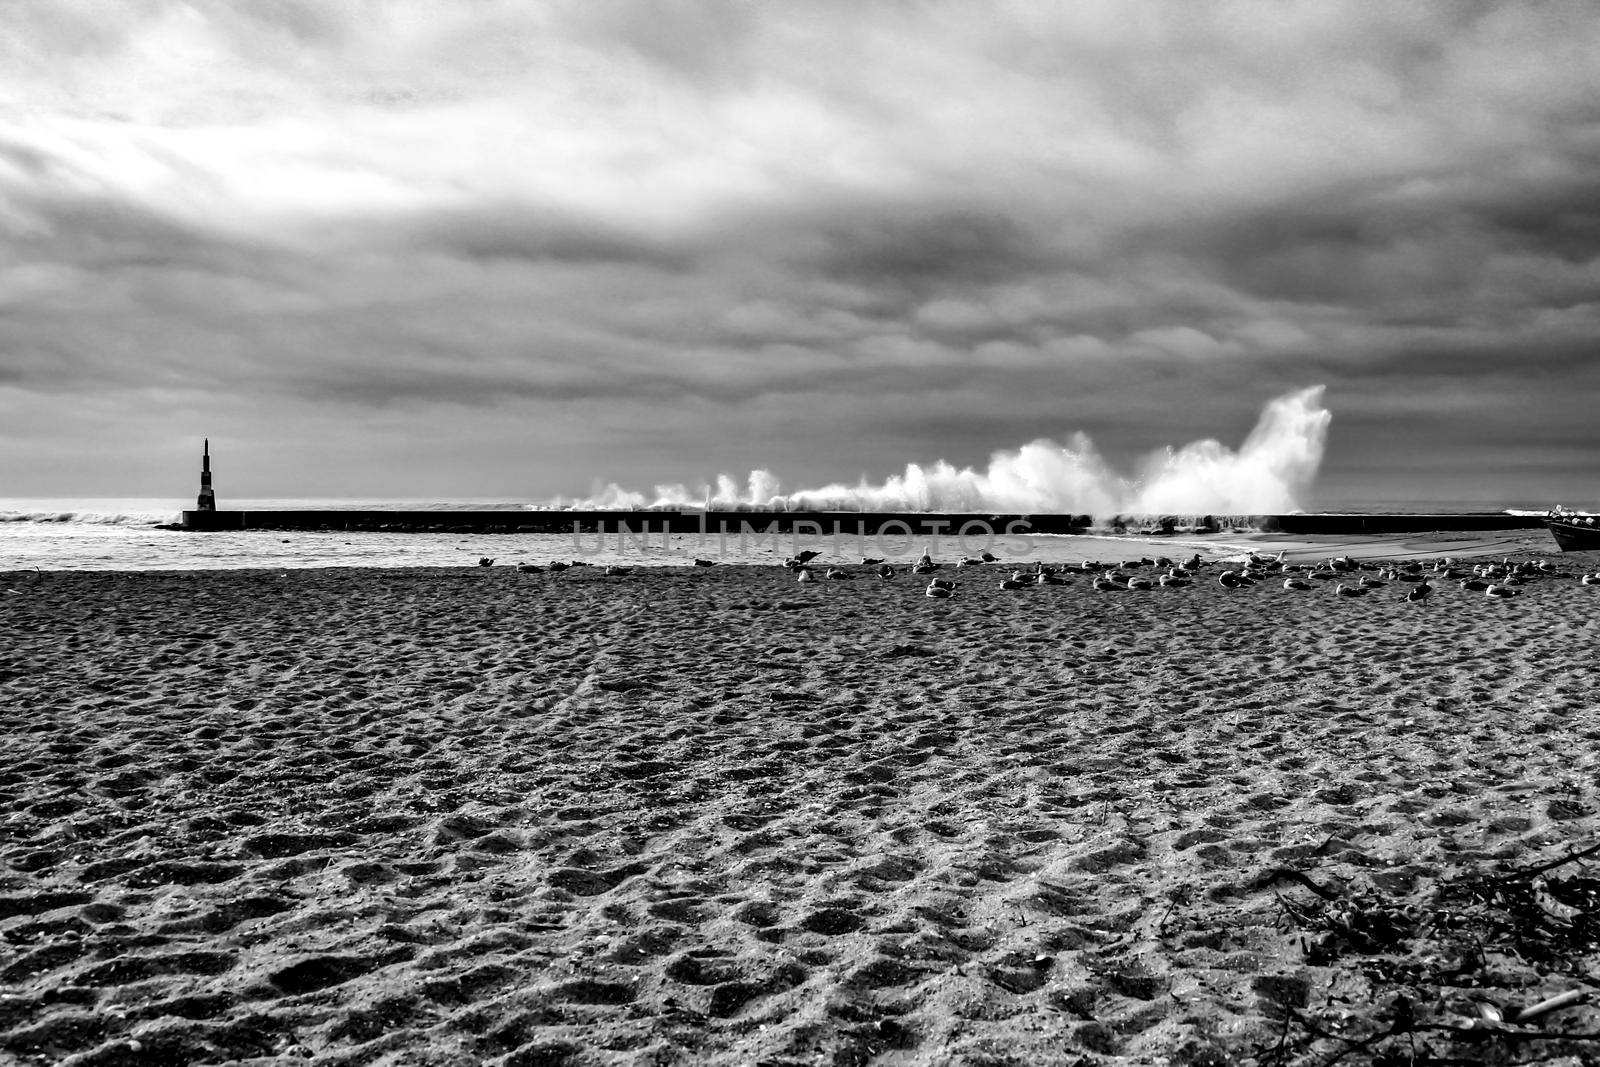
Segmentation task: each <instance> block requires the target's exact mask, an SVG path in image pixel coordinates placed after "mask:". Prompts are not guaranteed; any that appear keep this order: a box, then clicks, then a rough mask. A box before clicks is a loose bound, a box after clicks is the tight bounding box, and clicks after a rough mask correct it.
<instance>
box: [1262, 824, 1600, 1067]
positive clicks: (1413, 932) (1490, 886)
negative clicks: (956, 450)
mask: <svg viewBox="0 0 1600 1067" xmlns="http://www.w3.org/2000/svg"><path fill="white" fill-rule="evenodd" d="M1597 852H1600V845H1596V846H1591V847H1586V848H1582V849H1578V850H1576V851H1573V852H1569V853H1568V854H1566V855H1565V856H1563V857H1561V858H1559V859H1557V860H1554V861H1550V862H1546V863H1541V864H1538V865H1535V866H1531V867H1522V868H1518V869H1514V870H1512V871H1511V872H1509V873H1506V872H1502V873H1493V872H1487V871H1483V870H1475V869H1469V870H1462V871H1459V872H1456V873H1453V874H1451V875H1449V876H1446V877H1442V878H1440V879H1439V880H1437V881H1436V882H1435V883H1433V884H1432V886H1431V887H1426V888H1424V887H1419V888H1418V889H1417V890H1416V891H1414V892H1412V893H1410V894H1407V895H1405V896H1398V895H1394V894H1388V893H1384V892H1382V891H1379V890H1377V889H1376V888H1363V889H1359V890H1356V891H1354V892H1351V893H1348V894H1341V893H1338V892H1335V891H1332V890H1329V889H1327V887H1326V886H1323V885H1321V883H1318V882H1315V881H1313V880H1312V879H1311V878H1310V877H1309V876H1308V875H1307V874H1305V872H1288V871H1283V872H1273V873H1275V874H1282V875H1284V876H1286V877H1285V878H1284V880H1292V881H1294V882H1297V883H1299V884H1302V885H1304V886H1305V887H1306V888H1309V889H1312V890H1314V892H1315V894H1316V895H1315V897H1314V899H1311V900H1309V901H1306V900H1303V899H1291V898H1289V897H1283V896H1280V898H1279V905H1280V907H1281V909H1282V912H1283V915H1284V917H1285V919H1286V920H1287V922H1288V923H1289V925H1290V927H1291V928H1292V929H1294V930H1296V931H1297V932H1298V934H1299V944H1300V948H1301V952H1302V955H1303V957H1304V960H1305V962H1306V964H1307V965H1309V966H1311V967H1315V968H1320V969H1323V970H1324V972H1325V973H1326V974H1327V975H1328V976H1329V981H1328V983H1327V985H1328V990H1329V991H1328V994H1327V996H1326V997H1325V998H1324V999H1323V1001H1322V1003H1321V1004H1320V1005H1319V1006H1318V1007H1316V1008H1314V1009H1313V1008H1309V1007H1305V1006H1303V1005H1299V1004H1295V1003H1293V1002H1285V1003H1283V1004H1281V1010H1282V1014H1281V1022H1282V1025H1281V1028H1280V1029H1279V1032H1278V1034H1277V1035H1276V1037H1275V1039H1274V1040H1272V1041H1270V1042H1264V1043H1263V1044H1262V1045H1261V1047H1259V1048H1258V1049H1257V1050H1256V1051H1257V1055H1258V1058H1259V1062H1261V1063H1263V1064H1291V1063H1294V1064H1319V1065H1321V1067H1332V1065H1333V1064H1336V1063H1341V1062H1357V1063H1371V1064H1396V1065H1398V1064H1408V1065H1409V1064H1417V1065H1444V1064H1485V1063H1501V1064H1524V1063H1546V1062H1557V1061H1560V1062H1572V1063H1592V1062H1596V1061H1600V1012H1597V1011H1596V1010H1595V1006H1596V1004H1597V1003H1600V979H1597V977H1596V975H1597V973H1600V971H1597V968H1600V878H1595V877H1592V876H1589V875H1586V874H1582V873H1573V874H1567V875H1564V876H1557V875H1556V874H1555V873H1554V872H1556V871H1558V870H1559V869H1561V868H1563V867H1567V866H1569V865H1572V864H1575V863H1577V862H1578V861H1580V860H1582V859H1584V858H1587V857H1589V856H1592V855H1594V854H1595V853H1597ZM1574 1009H1584V1010H1581V1011H1580V1010H1574Z"/></svg>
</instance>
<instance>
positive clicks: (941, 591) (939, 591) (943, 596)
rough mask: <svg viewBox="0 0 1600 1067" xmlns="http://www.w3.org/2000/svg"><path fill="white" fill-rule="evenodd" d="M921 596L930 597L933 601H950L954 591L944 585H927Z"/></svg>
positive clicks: (954, 593)
mask: <svg viewBox="0 0 1600 1067" xmlns="http://www.w3.org/2000/svg"><path fill="white" fill-rule="evenodd" d="M922 595H923V596H927V597H932V598H933V599H934V600H950V599H952V598H953V597H954V596H955V595H956V591H955V590H954V589H951V588H950V587H949V586H946V585H929V586H928V588H926V589H924V590H923V591H922Z"/></svg>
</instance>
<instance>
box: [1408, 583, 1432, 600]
mask: <svg viewBox="0 0 1600 1067" xmlns="http://www.w3.org/2000/svg"><path fill="white" fill-rule="evenodd" d="M1432 592H1433V586H1431V585H1429V584H1428V583H1427V582H1422V583H1421V584H1419V585H1414V586H1412V587H1411V591H1410V592H1408V593H1407V594H1406V599H1407V600H1409V601H1411V602H1412V603H1413V604H1420V603H1421V602H1422V601H1424V600H1427V599H1428V597H1429V595H1430V594H1431V593H1432Z"/></svg>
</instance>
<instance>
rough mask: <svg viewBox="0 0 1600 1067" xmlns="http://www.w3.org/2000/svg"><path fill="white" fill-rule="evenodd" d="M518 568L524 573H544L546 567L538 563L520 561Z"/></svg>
mask: <svg viewBox="0 0 1600 1067" xmlns="http://www.w3.org/2000/svg"><path fill="white" fill-rule="evenodd" d="M517 570H518V572H520V573H522V574H543V573H544V568H543V567H541V566H539V565H538V564H537V563H519V564H517Z"/></svg>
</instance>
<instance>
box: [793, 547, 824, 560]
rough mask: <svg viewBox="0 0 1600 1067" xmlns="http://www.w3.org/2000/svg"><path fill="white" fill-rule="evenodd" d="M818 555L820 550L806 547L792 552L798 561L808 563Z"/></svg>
mask: <svg viewBox="0 0 1600 1067" xmlns="http://www.w3.org/2000/svg"><path fill="white" fill-rule="evenodd" d="M820 555H822V553H821V552H817V551H814V550H812V549H809V548H808V549H806V550H805V551H804V552H796V553H795V554H794V558H795V559H796V560H797V561H798V562H800V563H810V562H811V561H812V560H814V559H816V558H817V557H818V556H820Z"/></svg>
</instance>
